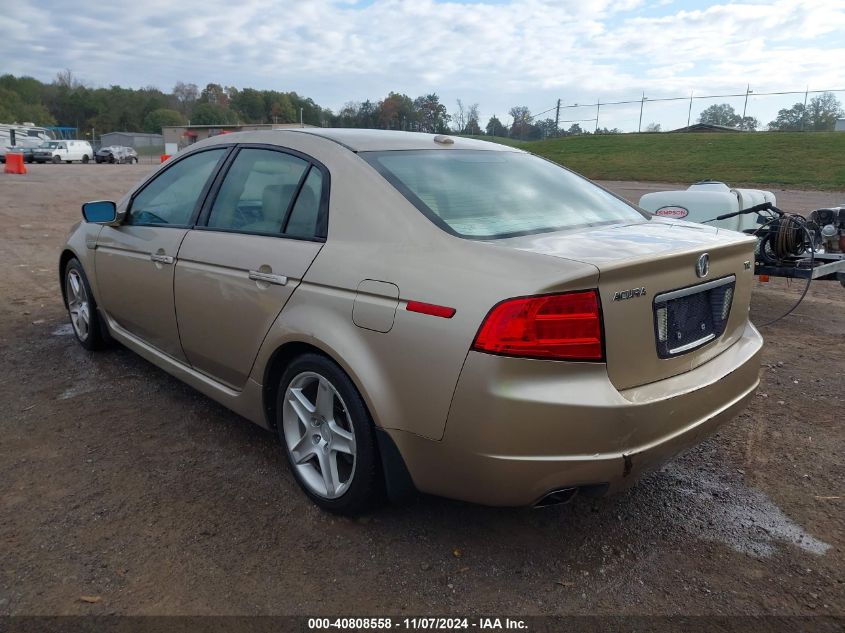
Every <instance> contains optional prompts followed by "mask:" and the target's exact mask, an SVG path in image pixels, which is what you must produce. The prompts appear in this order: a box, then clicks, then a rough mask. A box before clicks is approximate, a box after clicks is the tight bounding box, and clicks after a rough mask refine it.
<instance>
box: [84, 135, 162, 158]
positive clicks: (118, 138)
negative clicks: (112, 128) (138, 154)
mask: <svg viewBox="0 0 845 633" xmlns="http://www.w3.org/2000/svg"><path fill="white" fill-rule="evenodd" d="M109 145H122V146H124V147H132V148H133V149H135V150H136V151H137V150H141V149H143V148H147V147H151V148H156V149H158V150H159V151H160V150H161V148H162V147H164V138H163V137H162V135H161V134H145V133H143V132H108V133H106V134H103V135H102V136H100V146H101V147H108V146H109ZM144 153H148V152H144Z"/></svg>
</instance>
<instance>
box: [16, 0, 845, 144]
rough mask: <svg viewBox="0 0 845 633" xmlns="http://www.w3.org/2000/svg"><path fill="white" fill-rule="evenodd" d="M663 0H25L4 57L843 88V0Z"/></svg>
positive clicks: (198, 78) (234, 76)
mask: <svg viewBox="0 0 845 633" xmlns="http://www.w3.org/2000/svg"><path fill="white" fill-rule="evenodd" d="M665 4H666V2H663V1H660V2H656V3H655V2H650V3H648V4H646V3H645V2H643V1H642V0H626V1H624V2H620V1H613V0H597V1H591V2H583V1H581V0H558V1H552V0H526V1H525V2H511V3H504V4H498V3H495V4H488V3H483V2H477V3H463V2H461V3H458V2H440V3H438V2H434V1H433V0H418V1H414V2H411V1H401V0H374V1H373V2H371V3H363V2H354V1H349V2H346V1H343V2H329V1H328V0H306V1H302V0H299V1H298V2H272V3H268V2H262V1H259V0H245V1H242V2H240V3H230V2H209V1H208V0H205V1H202V2H200V1H198V0H182V1H181V2H178V3H175V2H173V1H172V0H150V1H148V2H144V3H131V4H130V3H100V4H98V5H93V4H87V3H84V4H83V3H80V6H77V7H70V6H68V4H67V3H58V2H57V3H56V4H55V5H52V4H51V3H49V2H47V3H39V4H35V3H32V2H30V3H28V2H14V3H8V4H6V7H5V10H4V12H5V13H6V14H7V15H8V16H9V17H11V18H12V23H14V24H17V25H26V27H27V28H13V29H8V30H7V35H6V37H4V38H3V40H2V41H0V57H1V58H2V59H3V60H4V69H3V71H4V72H12V73H15V74H31V75H34V76H36V77H39V78H41V79H50V78H52V76H53V75H54V74H55V73H56V72H57V71H58V70H60V69H63V68H71V69H73V71H74V72H75V73H76V74H77V75H78V76H80V77H81V78H83V79H84V80H86V81H88V82H89V83H92V84H95V85H109V84H120V85H129V86H143V85H157V86H159V87H161V88H164V89H167V88H169V87H171V86H172V85H173V84H174V83H175V82H176V81H177V80H183V81H193V82H195V83H197V84H200V85H204V84H205V83H208V82H211V81H214V82H217V83H221V84H224V85H235V86H239V87H244V86H253V87H258V88H275V89H281V90H296V91H297V92H300V93H301V94H305V95H308V96H311V97H312V98H314V100H315V101H317V102H318V103H320V104H321V105H324V106H327V107H331V108H333V109H338V108H339V107H340V106H341V105H342V104H343V103H344V102H345V101H347V100H363V99H365V98H371V99H378V98H381V97H383V96H384V95H386V94H387V92H388V91H389V90H396V91H400V92H407V93H409V94H410V95H411V96H416V95H419V94H422V93H426V92H432V91H436V92H438V93H439V94H440V95H441V97H442V98H443V100H444V102H445V103H447V105H449V106H450V107H451V104H453V103H454V100H455V98H457V97H461V98H463V99H464V101H465V102H474V101H478V102H480V103H481V107H482V112H483V113H484V114H486V115H489V114H492V113H493V112H498V113H499V114H500V116H501V115H502V114H503V113H504V112H506V111H507V109H508V107H509V106H510V105H514V104H516V103H524V104H526V105H528V106H529V107H532V108H534V109H535V110H540V109H546V107H548V106H551V105H552V104H553V103H554V101H555V99H556V98H558V97H562V98H564V99H565V100H566V101H570V102H571V101H578V100H581V101H584V100H594V99H596V98H602V99H604V100H608V99H619V98H624V97H631V96H634V95H637V94H640V91H646V93H648V94H649V95H651V96H652V97H656V96H660V95H673V96H674V95H677V94H688V92H689V90H691V89H695V90H696V91H698V92H699V93H701V92H708V91H709V92H720V91H730V92H737V91H740V90H742V89H743V88H744V86H745V84H746V83H748V82H750V83H751V84H752V85H753V86H755V88H756V89H757V91H758V92H759V91H761V90H763V89H765V88H773V89H785V88H786V89H788V88H796V89H800V88H803V87H804V86H805V85H806V84H808V83H810V84H812V85H813V86H815V87H824V88H829V87H845V68H843V66H842V64H841V60H842V59H845V43H842V42H841V41H840V38H839V37H838V36H837V35H838V34H841V33H843V32H845V5H843V3H842V2H825V1H823V0H780V1H776V2H771V3H764V2H760V3H750V2H746V3H727V4H717V5H713V6H711V7H709V8H707V9H703V10H684V9H683V8H682V7H679V6H678V5H681V4H682V3H681V2H675V3H672V4H671V6H664V5H665ZM654 13H658V14H662V15H660V16H659V17H649V14H654ZM836 84H843V85H836ZM684 118H686V113H684ZM664 128H665V126H664Z"/></svg>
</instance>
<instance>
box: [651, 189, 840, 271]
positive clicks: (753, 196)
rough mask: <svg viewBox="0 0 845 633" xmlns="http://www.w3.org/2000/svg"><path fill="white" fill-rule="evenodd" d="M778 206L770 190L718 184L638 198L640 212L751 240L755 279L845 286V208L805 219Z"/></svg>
mask: <svg viewBox="0 0 845 633" xmlns="http://www.w3.org/2000/svg"><path fill="white" fill-rule="evenodd" d="M776 204H777V201H776V199H775V195H774V194H773V193H772V192H771V191H763V190H761V189H732V188H730V187H728V186H727V185H726V184H725V183H723V182H716V181H703V182H699V183H695V184H694V185H690V186H689V187H688V188H687V189H684V190H679V191H657V192H653V193H647V194H645V195H644V196H642V198H640V207H642V208H643V209H645V210H646V211H649V212H651V213H654V214H655V215H657V216H660V217H665V218H672V219H678V220H686V221H689V222H698V223H701V224H708V225H710V226H715V227H718V228H722V229H729V230H732V231H740V232H743V233H747V234H749V235H755V236H756V237H757V251H756V255H755V262H754V273H755V274H756V275H760V276H761V277H767V276H769V277H785V278H788V279H806V280H808V282H809V281H811V280H816V279H819V280H828V281H839V282H840V283H841V284H842V286H843V287H845V205H843V206H838V207H831V208H828V209H816V210H815V211H813V212H811V213H810V214H809V215H808V216H807V217H806V218H804V217H803V216H799V215H794V214H789V213H784V212H782V211H781V210H780V209H778V208H777V206H776Z"/></svg>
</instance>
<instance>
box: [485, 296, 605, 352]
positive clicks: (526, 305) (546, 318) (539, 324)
mask: <svg viewBox="0 0 845 633" xmlns="http://www.w3.org/2000/svg"><path fill="white" fill-rule="evenodd" d="M472 348H473V349H474V350H478V351H481V352H490V353H492V354H505V355H508V356H528V357H531V358H550V359H559V360H593V361H595V360H604V345H603V343H602V330H601V312H600V310H599V298H598V293H597V292H596V291H595V290H587V291H584V292H568V293H565V294H557V295H544V296H539V297H524V298H521V299H509V300H507V301H503V302H502V303H500V304H499V305H497V306H495V307H494V308H493V309H492V310H490V314H488V315H487V318H486V319H484V323H482V325H481V329H480V330H479V331H478V334H477V335H476V337H475V342H474V343H473V346H472Z"/></svg>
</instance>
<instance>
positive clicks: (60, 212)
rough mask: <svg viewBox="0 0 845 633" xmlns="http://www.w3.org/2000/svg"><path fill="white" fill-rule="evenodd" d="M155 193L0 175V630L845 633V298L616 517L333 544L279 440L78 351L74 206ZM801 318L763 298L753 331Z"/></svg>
mask: <svg viewBox="0 0 845 633" xmlns="http://www.w3.org/2000/svg"><path fill="white" fill-rule="evenodd" d="M149 169H150V167H149V166H144V165H140V166H110V165H89V166H82V165H79V166H77V165H44V166H38V165H36V166H33V167H31V168H30V173H29V175H27V176H12V175H5V174H0V265H2V268H3V270H5V271H6V272H5V273H4V275H3V277H2V279H0V358H2V365H0V411H2V414H0V491H2V497H0V614H10V613H11V614H80V613H94V614H108V613H120V614H162V613H166V614H207V613H208V614H224V613H225V614H255V613H260V614H280V613H287V614H291V613H293V614H307V615H315V614H347V615H348V614H370V615H372V614H378V613H391V614H444V613H462V614H512V615H518V614H574V613H601V614H619V613H624V614H738V613H743V614H814V615H816V614H845V551H843V550H844V549H845V529H843V528H845V512H844V511H843V508H844V507H845V490H844V489H843V482H845V459H843V455H845V433H843V427H842V424H843V420H845V416H844V415H843V408H844V407H845V401H843V394H845V390H843V386H844V385H845V383H843V377H845V289H843V288H841V287H840V286H839V284H832V283H824V284H823V283H819V284H817V285H815V286H814V287H813V288H811V290H810V294H809V297H808V299H807V300H806V301H805V302H804V303H803V304H802V306H801V307H800V308H799V309H798V311H797V313H796V314H795V315H793V316H791V317H789V318H788V319H786V320H785V321H782V322H780V323H779V324H777V325H775V326H773V327H769V328H765V329H764V334H765V336H766V340H767V343H766V349H765V358H764V366H763V368H762V376H763V378H762V380H763V382H762V386H761V388H760V391H759V393H758V395H757V397H756V398H755V401H754V403H753V405H752V406H751V407H750V409H749V410H748V411H746V412H745V413H744V414H742V415H741V416H740V417H739V418H738V419H736V420H734V421H733V422H732V423H730V424H729V425H727V426H726V427H725V428H724V429H723V430H722V431H721V432H720V433H719V434H718V435H717V436H715V437H714V438H712V439H711V440H710V441H708V442H707V443H706V444H704V445H703V446H701V447H699V448H697V449H695V450H693V451H692V452H690V453H688V454H687V455H685V456H684V457H682V458H679V459H677V460H675V461H674V462H673V463H671V464H669V465H668V466H666V467H665V468H664V469H663V470H662V471H660V472H658V473H655V474H653V475H651V476H650V477H648V478H647V479H645V480H644V481H642V482H641V483H640V484H639V485H638V486H637V487H636V488H634V489H632V490H630V491H628V492H626V493H623V494H621V495H617V496H614V497H610V498H605V499H599V500H588V499H579V500H576V502H575V503H573V504H572V505H570V506H565V507H556V508H550V509H545V510H509V509H490V508H483V507H475V506H470V505H465V504H461V503H455V502H450V501H445V500H442V499H435V498H428V497H421V498H419V499H417V500H415V501H413V502H411V503H410V504H409V505H407V506H403V507H388V508H385V509H384V510H381V511H379V512H378V513H376V514H374V515H372V516H369V517H365V518H362V519H358V520H347V519H341V518H336V517H333V516H330V515H328V514H324V513H322V512H320V511H318V510H317V509H316V508H315V507H313V506H312V505H311V504H310V503H309V502H308V501H307V500H306V499H305V497H304V495H303V494H301V493H300V491H299V490H298V488H297V487H296V485H295V483H294V481H293V479H292V477H291V475H290V474H289V473H288V471H287V468H286V465H285V463H284V461H283V456H282V453H281V452H280V449H279V447H278V445H277V442H276V439H275V437H274V436H272V435H271V434H270V433H267V432H265V431H263V430H261V429H259V428H257V427H255V426H253V425H251V424H249V423H247V422H246V421H244V420H242V419H240V418H238V417H237V416H235V415H234V414H231V413H229V412H227V411H226V410H225V409H223V408H222V407H220V406H218V405H216V404H215V403H214V402H212V401H210V400H208V399H207V398H205V397H203V396H201V395H199V394H198V393H196V392H195V391H193V390H191V389H190V388H188V387H186V386H184V385H182V384H181V383H179V382H178V381H176V380H175V379H173V378H171V377H170V376H168V375H167V374H165V373H164V372H163V371H161V370H159V369H156V368H155V367H153V366H152V365H150V364H148V363H147V362H145V361H143V360H141V359H140V358H138V357H137V356H135V355H134V354H132V353H130V352H128V351H127V350H125V349H122V348H120V347H117V348H115V349H111V350H108V351H105V352H101V353H97V354H93V355H92V354H89V353H87V352H85V351H84V350H83V349H82V348H81V347H80V346H79V345H77V344H76V342H75V340H74V338H73V336H72V334H71V331H70V328H69V326H68V325H67V318H66V316H65V313H64V310H63V307H62V305H61V301H60V298H59V297H60V294H59V289H58V285H57V273H56V270H55V267H56V259H57V256H58V248H59V246H60V244H61V243H62V240H63V238H64V236H65V233H66V231H67V229H68V228H69V226H70V225H71V224H72V223H73V222H75V221H76V220H77V219H78V217H79V205H80V203H81V202H83V201H85V200H90V199H99V198H116V197H118V196H119V195H120V194H121V193H123V192H124V191H125V190H126V189H127V188H128V187H129V186H130V185H131V184H132V183H134V182H135V181H136V180H138V179H140V178H141V177H142V176H143V175H144V174H146V173H147V172H148V171H149ZM608 184H609V185H610V186H611V187H612V188H613V189H615V190H616V191H619V192H621V193H622V194H623V195H630V196H631V197H632V198H634V199H638V198H639V195H640V194H641V193H642V187H645V186H646V185H642V184H637V183H608ZM777 194H778V197H779V202H780V203H781V204H782V206H783V207H784V208H786V209H790V208H793V207H794V205H800V206H798V207H797V208H795V210H798V209H803V208H806V207H805V206H803V205H804V201H805V200H813V201H814V202H812V204H811V205H810V206H818V205H822V204H831V203H835V202H837V201H839V200H842V199H845V195H843V196H838V195H836V194H830V193H819V194H813V193H807V192H777ZM796 295H797V289H796V288H795V286H793V287H792V288H786V287H785V284H783V283H774V282H773V283H770V284H767V285H761V286H760V287H759V288H758V289H757V290H756V291H755V296H754V309H753V312H752V317H753V318H754V319H755V320H756V321H764V320H766V319H767V318H768V317H769V316H774V315H776V314H778V313H780V312H782V311H784V310H785V309H786V308H787V307H788V306H789V304H790V302H791V301H792V300H793V298H794V297H795V296H796ZM81 596H92V597H96V598H99V600H98V601H96V602H94V603H89V602H85V601H83V600H81V599H80V597H81Z"/></svg>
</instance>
